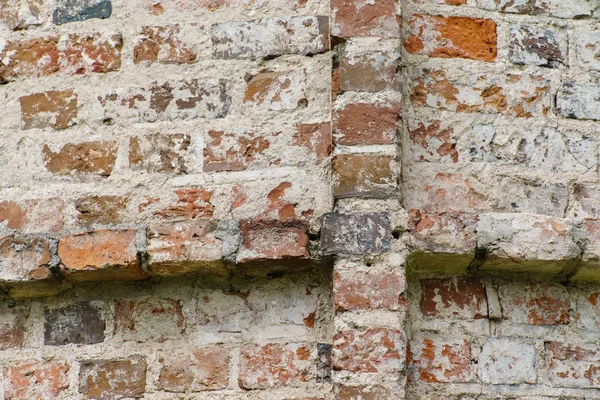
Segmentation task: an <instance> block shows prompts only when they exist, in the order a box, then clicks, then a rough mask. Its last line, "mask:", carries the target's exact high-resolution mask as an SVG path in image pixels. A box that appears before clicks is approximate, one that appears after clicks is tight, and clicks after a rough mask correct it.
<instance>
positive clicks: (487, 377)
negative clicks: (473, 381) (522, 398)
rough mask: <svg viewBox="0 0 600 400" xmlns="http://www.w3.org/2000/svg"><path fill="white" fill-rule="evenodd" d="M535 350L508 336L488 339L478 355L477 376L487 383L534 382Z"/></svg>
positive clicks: (535, 373)
mask: <svg viewBox="0 0 600 400" xmlns="http://www.w3.org/2000/svg"><path fill="white" fill-rule="evenodd" d="M536 358H537V350H536V349H535V347H534V346H532V345H531V344H529V343H526V342H522V341H517V340H513V339H509V338H491V339H488V340H487V341H486V342H485V344H484V345H483V348H482V349H481V354H480V356H479V378H480V379H481V380H482V381H483V382H484V383H487V384H490V383H491V384H492V385H503V384H504V385H513V384H521V383H536V379H537V372H536V368H535V364H536Z"/></svg>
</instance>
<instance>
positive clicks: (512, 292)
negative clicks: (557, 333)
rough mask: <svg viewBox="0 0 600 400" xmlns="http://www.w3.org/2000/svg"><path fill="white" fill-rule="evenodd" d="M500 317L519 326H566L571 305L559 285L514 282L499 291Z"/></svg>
mask: <svg viewBox="0 0 600 400" xmlns="http://www.w3.org/2000/svg"><path fill="white" fill-rule="evenodd" d="M498 292H499V293H498V294H499V296H500V305H501V306H502V311H503V315H504V318H505V319H507V320H509V321H512V322H516V323H521V324H531V325H566V324H568V323H569V309H570V308H571V302H570V299H569V294H568V292H567V289H566V288H565V287H564V286H562V285H554V284H546V283H540V284H536V283H530V284H524V283H517V282H513V283H511V284H510V285H502V286H500V288H499V291H498Z"/></svg>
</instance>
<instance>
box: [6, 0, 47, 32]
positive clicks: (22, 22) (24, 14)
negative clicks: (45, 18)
mask: <svg viewBox="0 0 600 400" xmlns="http://www.w3.org/2000/svg"><path fill="white" fill-rule="evenodd" d="M42 4H43V0H0V25H4V26H6V27H7V28H8V29H11V30H19V29H27V28H29V27H30V26H33V25H39V24H41V23H42V18H40V5H42Z"/></svg>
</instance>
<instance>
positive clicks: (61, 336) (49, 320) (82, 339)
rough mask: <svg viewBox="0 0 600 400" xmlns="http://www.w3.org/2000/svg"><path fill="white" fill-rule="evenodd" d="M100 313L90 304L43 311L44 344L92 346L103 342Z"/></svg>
mask: <svg viewBox="0 0 600 400" xmlns="http://www.w3.org/2000/svg"><path fill="white" fill-rule="evenodd" d="M105 325H106V324H105V322H104V319H103V318H102V313H101V312H100V310H98V308H96V307H95V306H93V305H91V304H90V303H75V304H71V305H68V306H66V307H61V308H53V309H47V310H46V311H45V323H44V344H47V345H53V346H62V345H65V344H69V343H76V344H94V343H101V342H103V341H104V328H105Z"/></svg>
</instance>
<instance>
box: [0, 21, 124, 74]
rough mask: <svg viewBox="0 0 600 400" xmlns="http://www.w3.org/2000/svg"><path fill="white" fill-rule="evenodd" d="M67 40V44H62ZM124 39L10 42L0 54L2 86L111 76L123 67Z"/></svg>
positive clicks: (52, 38) (55, 38)
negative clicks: (20, 80)
mask: <svg viewBox="0 0 600 400" xmlns="http://www.w3.org/2000/svg"><path fill="white" fill-rule="evenodd" d="M63 40H64V41H63ZM122 48H123V39H122V37H121V35H112V36H110V37H107V36H102V35H101V34H98V33H95V34H89V35H75V34H70V35H68V36H66V37H58V36H49V37H45V38H36V39H26V40H23V41H9V42H7V43H6V45H5V46H4V48H3V50H2V51H0V59H3V60H8V61H7V62H8V63H7V64H3V65H2V66H0V82H8V81H12V80H14V79H16V78H29V77H42V76H48V75H55V74H60V75H79V74H84V73H88V72H110V71H116V70H118V69H119V68H120V67H121V49H122Z"/></svg>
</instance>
